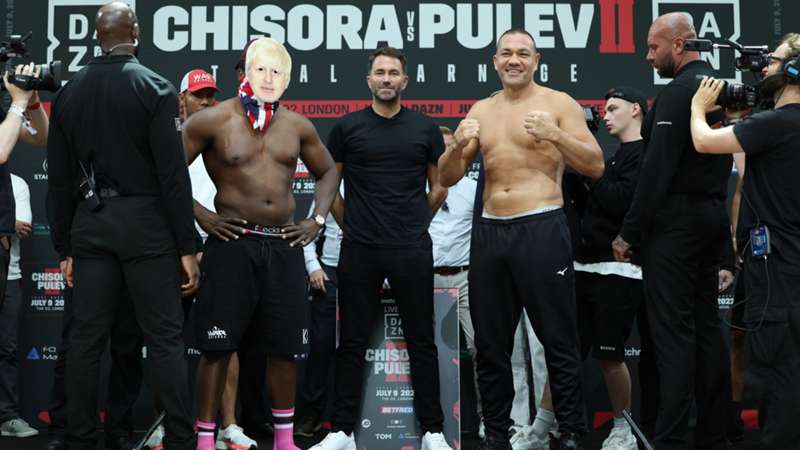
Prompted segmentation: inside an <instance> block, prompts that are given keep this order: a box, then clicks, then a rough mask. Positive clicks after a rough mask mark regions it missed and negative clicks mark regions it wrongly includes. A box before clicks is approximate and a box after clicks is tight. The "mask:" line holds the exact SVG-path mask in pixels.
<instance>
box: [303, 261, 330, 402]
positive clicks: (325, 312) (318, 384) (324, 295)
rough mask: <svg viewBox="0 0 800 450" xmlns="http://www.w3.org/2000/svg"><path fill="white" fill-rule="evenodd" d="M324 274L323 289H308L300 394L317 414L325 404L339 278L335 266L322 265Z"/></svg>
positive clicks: (326, 400)
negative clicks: (307, 337)
mask: <svg viewBox="0 0 800 450" xmlns="http://www.w3.org/2000/svg"><path fill="white" fill-rule="evenodd" d="M322 270H323V271H324V272H325V275H327V276H328V281H326V282H325V292H323V291H321V290H318V289H312V290H311V315H310V319H311V320H310V324H309V326H310V328H309V334H310V339H311V340H310V341H309V352H308V362H307V363H306V373H305V378H304V380H303V386H301V389H300V396H301V398H302V400H303V405H304V407H305V408H306V409H307V411H308V412H309V413H313V414H315V415H316V416H317V417H321V416H322V415H323V413H324V412H325V407H326V406H327V405H328V395H327V394H328V391H329V389H328V388H329V386H330V382H331V379H332V376H331V375H332V373H333V370H332V369H333V362H334V356H335V354H336V295H337V290H338V289H337V287H338V285H339V279H338V277H337V274H336V267H331V266H326V265H322Z"/></svg>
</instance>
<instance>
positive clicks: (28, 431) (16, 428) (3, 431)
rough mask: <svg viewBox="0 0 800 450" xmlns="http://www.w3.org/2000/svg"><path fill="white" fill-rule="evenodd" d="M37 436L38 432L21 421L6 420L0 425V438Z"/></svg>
mask: <svg viewBox="0 0 800 450" xmlns="http://www.w3.org/2000/svg"><path fill="white" fill-rule="evenodd" d="M37 434H39V430H37V429H36V428H33V427H31V426H30V425H28V422H25V421H24V420H22V419H11V420H6V421H5V422H3V423H2V424H0V436H6V437H16V438H26V437H31V436H36V435H37Z"/></svg>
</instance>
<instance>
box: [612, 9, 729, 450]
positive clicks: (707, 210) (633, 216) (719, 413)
mask: <svg viewBox="0 0 800 450" xmlns="http://www.w3.org/2000/svg"><path fill="white" fill-rule="evenodd" d="M694 37H696V33H695V30H694V27H693V26H692V24H691V18H690V17H689V16H688V15H687V14H685V13H671V14H666V15H663V16H661V17H659V18H657V19H656V20H655V22H653V25H652V26H651V27H650V32H649V34H648V37H647V43H648V48H649V51H648V53H647V60H648V62H649V63H650V64H651V65H652V66H653V67H655V69H656V70H657V71H658V73H659V75H661V76H662V77H665V78H673V80H672V82H670V83H669V84H668V85H667V86H666V87H665V88H664V89H663V90H662V91H661V92H660V93H659V94H658V96H657V97H656V99H655V101H654V103H653V106H652V109H651V111H650V112H649V113H648V114H647V117H646V118H645V121H644V124H643V127H642V136H643V137H644V139H645V154H644V160H643V163H642V168H641V173H640V175H639V183H638V185H637V187H636V193H635V194H634V198H633V203H632V204H631V207H630V209H629V210H628V212H627V214H626V215H625V220H624V222H623V226H622V230H621V231H620V235H619V236H618V237H617V238H616V239H615V240H614V243H613V248H614V256H615V258H616V259H617V260H618V261H628V260H629V258H630V246H631V245H637V244H639V245H640V246H641V263H642V278H643V286H644V293H645V299H646V301H647V308H648V316H649V322H650V325H651V329H652V335H653V341H654V343H655V346H656V363H657V365H658V371H659V373H660V374H664V376H661V377H659V384H660V405H659V415H658V420H657V423H656V430H655V439H654V445H655V447H657V448H658V449H659V450H668V449H673V448H675V449H677V448H681V449H682V448H685V446H686V438H687V431H688V420H689V409H690V408H691V405H692V390H693V389H694V394H695V396H696V399H697V414H698V418H697V427H696V430H695V434H694V436H695V441H694V442H695V446H697V447H698V448H723V447H724V446H725V428H726V422H727V417H728V409H729V407H730V392H731V391H730V366H729V363H728V358H727V355H728V352H727V350H726V347H725V343H724V340H723V335H722V330H721V328H720V322H719V316H718V313H717V309H718V305H717V303H718V302H717V288H718V273H719V266H720V263H721V260H722V251H723V249H724V246H725V245H726V244H727V243H728V238H727V237H726V236H729V230H728V222H729V221H728V216H727V213H726V211H725V197H726V189H727V183H728V177H729V175H730V172H731V166H732V160H731V158H730V157H720V156H710V155H700V154H698V153H697V152H695V150H694V146H693V145H692V140H691V136H690V134H689V104H690V102H691V98H692V95H693V94H694V91H695V89H696V86H697V80H696V78H697V75H708V74H711V73H712V70H711V66H709V65H708V63H706V62H704V61H701V60H700V56H699V54H697V53H692V52H687V51H684V50H683V43H684V41H685V40H686V39H692V38H694ZM720 120H721V117H720V115H714V114H711V115H710V116H709V121H710V122H712V123H713V122H719V121H720Z"/></svg>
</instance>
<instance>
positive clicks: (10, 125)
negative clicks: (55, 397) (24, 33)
mask: <svg viewBox="0 0 800 450" xmlns="http://www.w3.org/2000/svg"><path fill="white" fill-rule="evenodd" d="M2 49H4V47H2V48H0V61H2V59H3V56H4V54H5V53H4V52H2ZM11 77H27V78H29V79H38V77H39V68H38V67H35V66H34V65H33V63H31V64H28V65H24V66H23V65H18V66H17V67H16V68H15V70H14V72H13V74H11ZM9 78H10V76H9V74H5V75H4V76H3V86H4V87H5V89H6V90H7V91H8V93H9V95H10V96H11V106H10V107H9V108H8V111H7V112H6V111H2V110H0V114H2V123H0V432H1V433H2V435H3V436H12V437H27V436H32V435H35V434H36V433H37V431H36V430H35V429H33V428H31V427H30V425H28V424H27V423H26V422H25V421H24V420H22V419H21V418H20V417H19V398H18V397H17V395H16V392H17V389H16V383H17V378H18V377H17V368H18V362H17V357H18V356H17V348H16V342H17V330H18V325H19V316H20V314H19V313H20V312H21V311H22V308H21V307H20V305H19V303H20V301H21V298H20V297H18V296H11V297H9V304H6V301H5V300H6V299H5V294H6V283H7V280H8V267H9V261H10V258H11V238H12V237H13V236H14V235H15V234H16V229H15V224H16V215H15V206H16V205H15V202H14V193H13V190H12V184H11V175H10V171H9V168H8V160H9V157H10V156H11V152H12V151H13V150H14V146H15V145H16V144H17V141H18V140H22V142H25V143H26V144H30V145H37V146H44V145H46V144H47V126H48V123H47V115H46V114H45V113H44V111H43V110H42V108H41V107H40V104H39V96H38V94H37V92H36V91H34V90H25V89H22V88H20V87H18V86H16V85H14V84H13V83H11V82H10V80H9Z"/></svg>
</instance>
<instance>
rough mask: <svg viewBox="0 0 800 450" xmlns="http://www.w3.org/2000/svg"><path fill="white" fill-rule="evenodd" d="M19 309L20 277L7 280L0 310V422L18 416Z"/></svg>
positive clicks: (20, 298) (20, 297)
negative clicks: (3, 300)
mask: <svg viewBox="0 0 800 450" xmlns="http://www.w3.org/2000/svg"><path fill="white" fill-rule="evenodd" d="M20 311H22V283H21V280H8V282H7V284H6V291H5V302H4V303H3V307H2V309H0V423H3V422H5V421H7V420H11V419H16V418H19V391H17V380H18V379H19V354H18V352H17V337H18V336H17V335H18V333H19V322H20Z"/></svg>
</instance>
